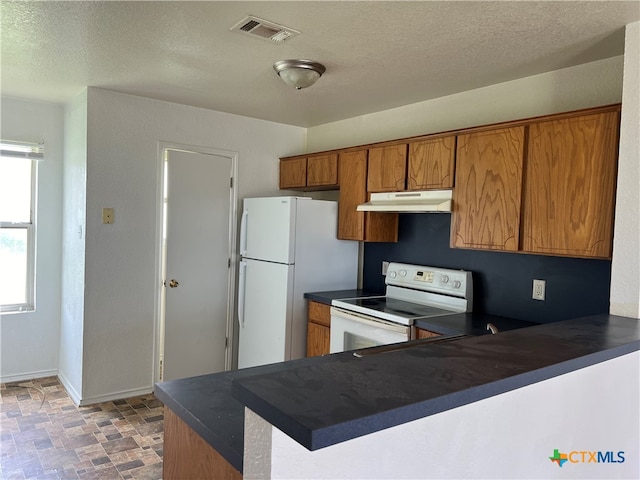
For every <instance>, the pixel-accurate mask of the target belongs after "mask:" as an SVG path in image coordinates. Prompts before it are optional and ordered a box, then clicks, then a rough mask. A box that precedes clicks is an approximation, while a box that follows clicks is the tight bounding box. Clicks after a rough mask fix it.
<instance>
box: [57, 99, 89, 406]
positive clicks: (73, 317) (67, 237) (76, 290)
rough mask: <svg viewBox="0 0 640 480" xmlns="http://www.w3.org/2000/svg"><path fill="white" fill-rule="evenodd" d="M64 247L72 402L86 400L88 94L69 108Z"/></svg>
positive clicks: (65, 377) (66, 378) (64, 350)
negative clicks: (83, 388)
mask: <svg viewBox="0 0 640 480" xmlns="http://www.w3.org/2000/svg"><path fill="white" fill-rule="evenodd" d="M64 122H65V129H64V198H63V202H62V208H63V221H62V228H63V246H62V276H61V283H62V314H61V323H60V337H59V339H52V341H56V340H58V341H59V342H60V371H59V374H58V377H59V378H60V381H61V382H62V383H63V384H64V386H65V387H66V389H67V391H68V392H69V395H71V398H73V400H74V401H75V402H76V403H78V402H80V399H81V398H82V369H83V362H82V352H83V345H84V340H83V335H84V277H85V271H84V267H85V230H86V228H85V227H86V225H85V203H86V197H87V195H86V185H87V91H86V90H84V91H83V92H82V93H81V94H79V95H78V96H77V97H76V98H74V99H73V100H72V101H71V102H69V104H68V105H66V107H65V112H64Z"/></svg>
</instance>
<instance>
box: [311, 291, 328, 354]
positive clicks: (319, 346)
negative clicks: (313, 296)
mask: <svg viewBox="0 0 640 480" xmlns="http://www.w3.org/2000/svg"><path fill="white" fill-rule="evenodd" d="M307 310H308V318H307V357H315V356H317V355H326V354H328V353H329V351H330V349H329V347H330V339H331V330H330V327H331V306H330V305H326V304H324V303H320V302H316V301H313V300H309V302H308V305H307Z"/></svg>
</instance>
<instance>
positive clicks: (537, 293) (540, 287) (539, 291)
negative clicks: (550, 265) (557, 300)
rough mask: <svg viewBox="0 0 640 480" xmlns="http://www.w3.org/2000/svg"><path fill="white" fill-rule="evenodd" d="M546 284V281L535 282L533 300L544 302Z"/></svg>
mask: <svg viewBox="0 0 640 480" xmlns="http://www.w3.org/2000/svg"><path fill="white" fill-rule="evenodd" d="M545 283H546V282H545V281H544V280H535V279H534V280H533V295H532V296H531V298H533V299H534V300H543V301H544V290H545Z"/></svg>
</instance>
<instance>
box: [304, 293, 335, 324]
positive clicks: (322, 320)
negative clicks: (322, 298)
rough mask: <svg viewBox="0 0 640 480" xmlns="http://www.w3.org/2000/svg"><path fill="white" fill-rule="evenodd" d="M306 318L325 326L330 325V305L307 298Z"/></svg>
mask: <svg viewBox="0 0 640 480" xmlns="http://www.w3.org/2000/svg"><path fill="white" fill-rule="evenodd" d="M307 309H308V320H309V321H310V322H315V323H317V324H319V325H324V326H325V327H330V326H331V305H327V304H324V303H320V302H314V301H313V300H309V305H308V307H307Z"/></svg>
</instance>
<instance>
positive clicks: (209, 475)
mask: <svg viewBox="0 0 640 480" xmlns="http://www.w3.org/2000/svg"><path fill="white" fill-rule="evenodd" d="M162 478H163V479H165V480H184V479H188V478H189V479H190V478H194V479H195V478H197V479H201V480H215V479H220V478H224V479H228V480H241V479H242V474H241V473H240V472H239V471H238V470H236V469H235V468H234V467H233V466H232V465H231V464H230V463H229V462H227V460H226V459H225V458H224V457H223V456H222V455H220V453H218V452H217V451H216V450H215V449H214V448H213V447H212V446H211V445H209V444H208V443H207V442H206V441H205V440H204V439H203V438H202V437H201V436H200V435H198V434H197V433H196V432H195V431H194V430H193V429H192V428H191V427H190V426H189V425H187V424H186V423H185V422H184V421H183V420H182V419H181V418H180V417H178V416H177V415H176V414H175V413H173V411H171V409H169V408H167V407H165V409H164V459H163V463H162Z"/></svg>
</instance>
